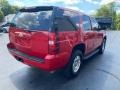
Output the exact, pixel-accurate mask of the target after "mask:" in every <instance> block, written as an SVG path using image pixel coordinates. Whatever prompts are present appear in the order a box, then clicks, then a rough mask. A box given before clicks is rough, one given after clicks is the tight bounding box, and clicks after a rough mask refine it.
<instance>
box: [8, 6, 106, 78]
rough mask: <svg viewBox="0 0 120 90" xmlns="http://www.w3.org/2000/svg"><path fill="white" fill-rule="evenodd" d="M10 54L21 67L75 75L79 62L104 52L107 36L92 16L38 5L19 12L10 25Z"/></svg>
mask: <svg viewBox="0 0 120 90" xmlns="http://www.w3.org/2000/svg"><path fill="white" fill-rule="evenodd" d="M9 38H10V42H9V43H8V45H7V47H8V50H9V52H10V53H11V54H12V55H13V56H14V57H15V58H16V59H17V60H18V61H21V62H23V63H24V64H27V65H30V66H34V67H38V68H40V69H44V70H47V71H55V70H57V69H60V68H64V71H65V74H66V75H67V76H70V77H71V76H75V75H77V74H78V72H79V70H80V66H81V64H82V61H83V60H85V59H87V58H89V57H90V56H92V55H93V54H95V53H96V52H99V53H101V54H102V53H103V52H104V49H105V43H106V34H105V32H104V31H103V30H100V28H99V25H98V23H97V22H96V20H95V19H94V18H92V17H89V16H87V15H85V14H83V13H81V12H77V11H73V10H70V9H65V8H60V7H54V6H40V7H29V8H23V9H21V10H19V12H18V13H17V14H16V16H15V17H14V18H13V20H12V22H11V23H10V30H9Z"/></svg>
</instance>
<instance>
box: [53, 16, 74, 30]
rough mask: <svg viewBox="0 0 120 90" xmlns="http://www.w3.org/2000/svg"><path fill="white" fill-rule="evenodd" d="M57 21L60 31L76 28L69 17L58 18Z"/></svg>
mask: <svg viewBox="0 0 120 90" xmlns="http://www.w3.org/2000/svg"><path fill="white" fill-rule="evenodd" d="M55 23H57V24H56V25H57V26H56V27H57V28H58V30H59V31H74V30H75V29H76V28H75V27H74V26H73V25H72V23H71V22H70V20H69V19H68V18H67V17H61V18H56V19H55Z"/></svg>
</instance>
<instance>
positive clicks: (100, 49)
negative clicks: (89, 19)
mask: <svg viewBox="0 0 120 90" xmlns="http://www.w3.org/2000/svg"><path fill="white" fill-rule="evenodd" d="M105 46H106V40H105V39H104V40H103V42H102V45H101V46H100V48H99V54H103V53H104V51H105Z"/></svg>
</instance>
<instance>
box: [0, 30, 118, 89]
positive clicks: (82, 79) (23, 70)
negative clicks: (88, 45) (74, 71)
mask: <svg viewBox="0 0 120 90" xmlns="http://www.w3.org/2000/svg"><path fill="white" fill-rule="evenodd" d="M107 35H108V37H107V45H106V50H105V53H104V54H103V55H98V54H96V55H95V56H93V57H92V58H90V59H88V60H87V61H85V62H84V66H83V67H82V69H81V72H80V73H79V75H78V76H77V77H76V78H74V79H71V80H69V79H67V78H65V77H64V76H62V75H61V72H56V73H53V74H50V73H48V72H45V71H42V70H39V69H35V68H33V67H29V66H27V65H24V64H22V63H21V62H18V61H16V60H15V59H14V58H13V57H12V56H11V55H10V54H9V53H8V50H7V48H6V44H7V43H8V42H9V39H8V34H0V90H120V32H119V31H109V32H107Z"/></svg>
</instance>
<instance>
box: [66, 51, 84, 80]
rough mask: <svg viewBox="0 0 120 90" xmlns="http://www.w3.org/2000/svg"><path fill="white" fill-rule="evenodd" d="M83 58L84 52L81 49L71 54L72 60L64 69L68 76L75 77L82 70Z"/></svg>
mask: <svg viewBox="0 0 120 90" xmlns="http://www.w3.org/2000/svg"><path fill="white" fill-rule="evenodd" d="M82 59H83V54H82V52H81V51H79V50H77V51H74V52H73V54H72V56H71V59H70V62H69V63H68V65H67V67H66V68H65V70H64V72H65V73H64V74H65V76H67V77H68V78H72V77H75V76H76V75H77V74H78V73H79V71H80V67H81V65H82Z"/></svg>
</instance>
